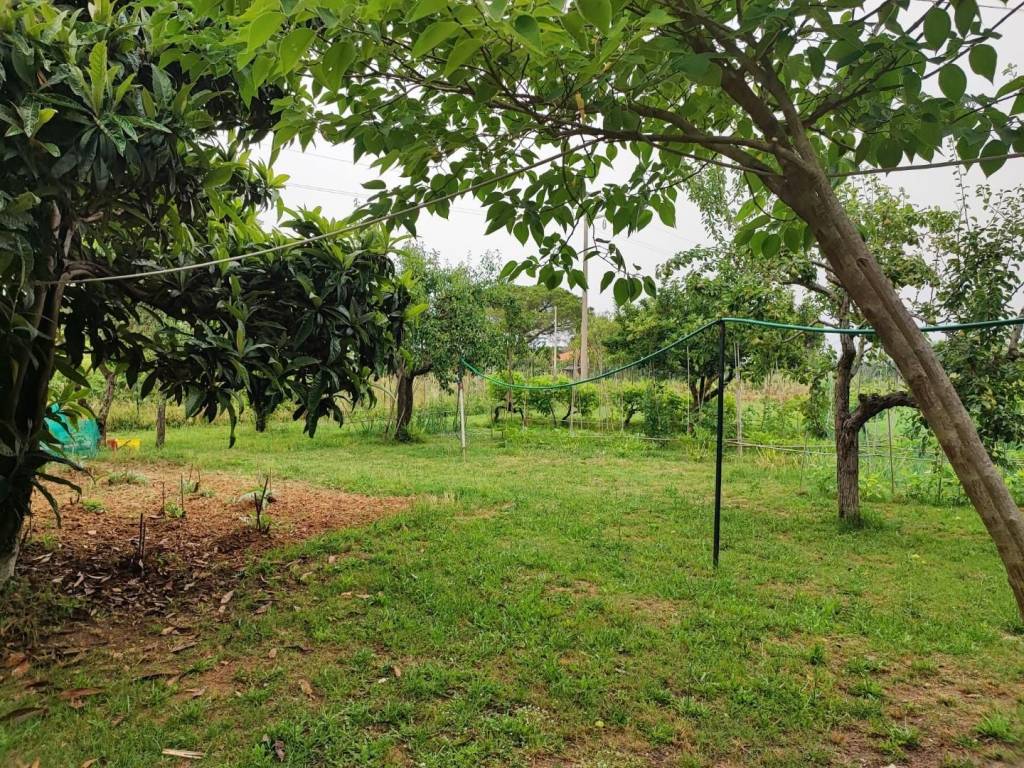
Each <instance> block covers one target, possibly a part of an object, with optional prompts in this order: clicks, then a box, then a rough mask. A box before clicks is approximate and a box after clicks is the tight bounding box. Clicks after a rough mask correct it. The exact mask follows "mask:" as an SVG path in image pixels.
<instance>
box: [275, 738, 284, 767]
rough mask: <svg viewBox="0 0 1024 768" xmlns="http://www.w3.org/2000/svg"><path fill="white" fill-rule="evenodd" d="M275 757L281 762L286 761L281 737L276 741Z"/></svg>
mask: <svg viewBox="0 0 1024 768" xmlns="http://www.w3.org/2000/svg"><path fill="white" fill-rule="evenodd" d="M274 757H276V758H277V759H278V760H279V761H280V762H282V763H283V762H284V742H283V741H281V740H280V739H277V740H275V741H274Z"/></svg>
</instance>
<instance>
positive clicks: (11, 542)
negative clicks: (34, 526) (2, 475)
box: [0, 489, 31, 585]
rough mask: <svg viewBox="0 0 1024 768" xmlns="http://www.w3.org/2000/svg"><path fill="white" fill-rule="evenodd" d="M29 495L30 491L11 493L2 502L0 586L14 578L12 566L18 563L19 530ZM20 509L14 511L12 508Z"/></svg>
mask: <svg viewBox="0 0 1024 768" xmlns="http://www.w3.org/2000/svg"><path fill="white" fill-rule="evenodd" d="M30 495H31V489H29V490H28V492H27V493H25V492H22V493H19V492H17V491H13V490H12V492H11V495H10V496H8V497H7V499H5V500H4V506H5V507H8V505H9V506H10V508H9V509H4V510H3V514H2V515H0V585H3V584H4V583H5V582H6V581H7V580H8V579H10V578H11V577H12V576H14V566H15V565H16V564H17V562H18V550H19V549H20V548H21V528H22V524H23V522H24V520H25V517H26V516H27V514H28V501H27V499H25V498H24V497H25V496H29V497H30ZM15 506H17V507H20V509H14V507H15Z"/></svg>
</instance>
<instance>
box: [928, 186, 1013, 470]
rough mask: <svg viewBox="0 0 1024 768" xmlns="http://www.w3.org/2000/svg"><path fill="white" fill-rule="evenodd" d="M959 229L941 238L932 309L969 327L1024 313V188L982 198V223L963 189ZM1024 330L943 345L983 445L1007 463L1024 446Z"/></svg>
mask: <svg viewBox="0 0 1024 768" xmlns="http://www.w3.org/2000/svg"><path fill="white" fill-rule="evenodd" d="M960 194H961V204H962V214H961V217H960V221H959V222H958V225H957V226H950V227H948V228H947V229H946V230H945V231H942V232H939V233H937V234H936V235H935V236H934V247H935V249H936V252H937V254H938V258H937V260H936V261H937V263H936V270H937V271H938V273H939V278H940V279H939V285H938V290H937V291H936V294H935V299H934V301H933V302H930V303H929V305H928V309H927V311H928V312H929V314H930V315H931V316H932V318H933V319H935V320H938V321H941V322H945V323H964V322H972V321H977V320H988V319H991V318H997V317H1012V316H1013V315H1014V314H1018V313H1021V312H1024V310H1022V309H1021V304H1020V300H1021V294H1022V290H1024V187H1017V188H1015V189H1012V190H1008V191H1005V192H993V191H992V190H991V189H990V188H989V187H986V186H982V187H979V188H978V189H976V190H975V193H974V197H975V199H976V201H977V203H978V207H979V208H980V212H981V217H980V218H979V217H978V216H977V215H975V214H971V213H968V211H969V209H970V207H971V206H970V201H969V200H968V199H967V196H966V192H965V191H964V189H963V187H962V186H961V193H960ZM1022 330H1024V326H1021V325H1015V326H1010V327H1003V328H986V329H976V330H971V331H965V332H956V333H951V334H948V335H946V336H945V338H943V339H942V340H941V341H939V342H938V345H937V347H938V352H939V357H940V358H941V359H942V362H943V364H944V365H945V366H946V369H947V370H948V371H950V375H951V376H952V378H953V383H954V384H955V386H956V388H957V391H958V392H959V393H960V398H961V399H962V400H963V401H964V404H965V405H966V406H967V408H968V410H970V412H971V413H972V414H973V415H974V417H975V421H976V422H977V424H978V428H979V431H980V433H981V437H982V439H983V440H984V441H985V444H986V445H987V447H988V450H989V452H990V453H991V454H992V455H993V456H994V457H995V458H996V460H997V461H1000V462H1003V463H1005V462H1006V461H1007V460H1008V458H1009V456H1008V455H1007V451H1006V448H1007V446H1008V445H1015V444H1016V445H1019V444H1021V443H1024V353H1022V350H1021V333H1022Z"/></svg>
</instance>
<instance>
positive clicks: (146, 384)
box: [0, 0, 406, 580]
mask: <svg viewBox="0 0 1024 768" xmlns="http://www.w3.org/2000/svg"><path fill="white" fill-rule="evenodd" d="M176 14H177V6H176V5H175V4H171V3H159V2H157V3H152V2H149V3H145V4H139V5H135V4H132V3H123V4H120V5H117V6H115V5H114V4H112V3H111V2H109V1H108V0H97V1H96V2H95V3H91V4H90V6H89V12H88V15H87V14H86V13H85V12H83V11H82V10H81V9H80V8H76V7H74V6H71V5H59V4H57V3H54V2H51V0H25V2H21V3H18V4H16V5H14V6H11V5H9V4H7V5H4V6H3V7H2V8H0V80H2V82H3V92H4V100H3V101H4V103H3V104H2V105H0V122H2V123H3V124H4V125H5V126H6V128H5V131H6V137H5V139H4V141H3V143H2V144H0V580H2V579H4V578H6V577H8V576H10V574H11V573H12V572H13V568H14V564H15V560H16V557H17V549H18V544H19V538H20V531H21V527H22V522H23V520H24V518H25V516H26V515H27V514H28V512H29V500H30V496H31V494H32V491H33V489H38V490H39V491H40V492H41V493H42V494H43V495H44V496H47V497H48V498H49V499H50V501H51V503H53V506H54V508H55V509H56V502H55V500H54V499H53V498H52V496H50V494H49V492H48V491H47V490H46V488H45V486H44V485H43V482H42V481H44V480H48V481H50V482H63V483H68V482H69V481H67V480H65V479H63V478H60V477H57V476H54V475H52V474H50V473H47V472H45V471H43V467H44V465H45V464H47V463H48V462H51V461H54V460H56V461H65V463H66V460H63V459H59V458H58V459H55V458H54V457H53V456H52V455H51V454H50V453H49V452H48V451H47V450H46V448H47V446H48V445H50V444H52V443H53V442H54V441H53V438H52V437H51V436H50V434H49V432H48V429H47V427H46V423H45V421H44V415H45V413H46V411H47V407H48V402H49V398H50V392H49V389H50V387H49V385H50V382H51V379H52V377H53V375H54V372H55V371H58V372H60V373H61V374H63V375H64V376H65V377H66V378H67V380H68V381H69V382H72V383H73V384H75V385H76V386H78V387H81V388H82V389H80V390H79V391H78V392H75V393H65V395H66V398H72V402H64V405H63V407H64V410H65V411H66V412H69V411H75V410H76V404H75V402H74V401H73V399H74V398H77V397H80V396H82V395H84V393H85V392H86V390H85V389H84V387H85V386H87V381H86V380H85V379H84V378H83V377H82V375H81V374H80V373H79V368H80V367H81V366H82V365H83V363H86V362H87V361H88V362H90V363H91V364H92V365H95V366H100V365H105V364H106V365H117V366H118V367H119V368H123V370H124V371H125V375H126V378H127V379H128V383H129V385H134V383H135V382H136V381H138V380H142V381H143V384H142V390H144V391H149V390H151V389H153V388H159V389H160V391H161V392H163V393H165V394H167V395H169V396H171V397H173V398H174V399H175V400H177V401H178V402H184V403H185V404H186V410H187V412H188V413H189V414H190V415H195V414H200V413H201V414H203V415H204V416H206V417H208V418H212V417H213V416H215V415H216V414H217V413H219V412H221V411H227V412H228V414H229V416H230V418H231V420H232V423H234V419H235V414H236V413H237V408H236V401H237V400H238V398H239V397H240V395H241V393H243V392H245V391H246V390H247V388H248V386H249V383H250V372H252V371H256V372H258V375H260V376H264V377H267V378H269V379H271V380H273V381H276V382H278V384H279V386H280V388H281V389H283V390H284V391H286V392H287V393H288V394H289V395H290V396H292V397H296V398H297V399H298V400H299V411H298V415H304V416H305V418H306V430H307V431H308V432H310V433H311V434H312V432H313V430H314V428H315V426H316V420H317V419H318V418H319V417H320V416H322V415H324V414H327V413H334V414H335V415H338V413H339V412H338V411H337V406H336V405H335V403H334V398H335V397H336V396H339V395H346V396H348V397H350V398H352V399H357V398H359V397H362V396H365V395H366V394H367V392H368V388H369V384H370V379H371V377H372V376H374V375H378V374H382V373H383V372H385V371H386V369H387V368H388V367H389V365H390V363H391V360H392V357H391V353H392V352H393V350H394V348H395V346H396V343H397V340H398V337H399V335H400V331H401V324H402V321H403V316H404V307H405V303H406V294H405V291H404V287H403V286H402V285H401V284H400V283H398V282H397V281H396V280H395V279H394V275H393V268H392V264H391V261H390V260H389V259H388V257H387V248H388V247H389V245H388V243H387V238H386V237H384V236H383V235H380V236H379V237H378V239H377V242H376V244H373V245H372V246H371V247H367V245H366V244H363V243H360V244H359V247H355V248H353V247H347V246H346V245H345V244H344V243H337V242H335V243H332V244H331V245H329V246H328V245H327V244H326V241H327V238H326V234H327V233H322V232H321V233H320V234H321V235H322V236H323V239H321V240H318V241H316V242H315V243H310V244H308V245H305V246H303V247H301V248H294V249H292V250H293V251H295V252H296V253H294V254H293V253H289V258H288V259H285V257H284V255H283V254H282V253H276V252H275V253H266V254H265V255H264V256H262V257H254V258H245V259H242V258H240V257H241V256H242V255H244V254H246V253H248V252H249V251H250V249H251V248H252V246H253V245H254V244H257V243H258V244H261V245H264V244H266V245H268V246H269V247H275V245H274V244H271V243H268V241H267V238H266V236H265V235H263V234H262V233H261V231H260V229H259V227H258V225H257V222H256V218H255V212H256V209H258V208H259V207H262V206H265V205H266V204H267V203H268V202H269V201H270V200H271V198H272V192H273V187H274V186H275V185H276V184H277V183H278V180H276V179H274V178H273V177H272V176H271V175H270V174H269V173H267V172H266V170H265V169H263V168H261V167H259V166H258V165H256V164H254V163H252V162H250V161H249V160H248V158H247V156H246V154H245V148H246V147H247V146H248V145H250V144H251V143H253V142H255V141H258V140H260V139H261V138H262V137H263V136H264V135H265V134H266V130H267V128H268V126H269V120H268V116H269V115H270V114H271V111H272V109H273V105H274V104H275V103H276V104H278V105H280V103H281V102H282V100H283V101H284V102H287V98H286V97H285V95H284V93H283V92H282V91H281V90H280V89H278V88H269V87H268V88H255V89H254V88H252V87H250V83H249V81H245V77H246V76H247V75H246V73H244V72H243V73H240V75H239V76H240V77H241V78H242V80H235V79H234V78H233V77H232V73H233V72H234V66H235V65H234V63H233V62H234V56H232V57H231V60H230V61H227V60H225V58H224V56H223V55H222V53H223V50H222V49H221V48H218V47H217V45H215V44H214V43H216V42H217V41H218V40H222V39H223V38H224V36H225V30H224V25H223V23H222V22H219V21H218V22H213V23H206V22H204V23H203V24H202V25H200V26H198V27H196V28H189V27H188V19H187V18H186V16H187V14H184V15H182V16H181V17H178V16H176ZM243 81H244V82H243ZM275 100H276V101H275ZM275 240H276V238H275ZM271 242H272V243H273V242H274V241H271ZM282 245H283V244H282ZM292 256H295V259H296V261H295V262H294V263H292V261H291V257H292ZM286 261H287V263H285V262H286ZM207 262H209V265H208V266H203V267H202V268H196V267H197V265H205V264H206V263H207ZM314 263H316V264H322V263H329V264H330V268H331V273H332V274H333V275H335V277H334V279H333V282H332V283H330V284H326V285H316V286H315V285H312V284H305V283H304V281H303V280H302V279H301V277H300V275H301V273H302V269H303V268H304V265H306V266H309V265H312V264H314ZM138 272H146V273H148V274H147V275H146V276H144V277H138V278H133V279H120V278H122V277H123V276H127V275H134V274H135V273H138ZM322 275H323V272H321V273H319V276H322ZM310 305H313V307H314V308H315V312H313V311H312V310H311V309H310ZM332 307H335V308H337V312H336V313H335V316H332V317H330V318H327V317H326V315H327V314H328V313H329V311H331V309H330V308H332ZM143 313H149V314H150V315H152V316H154V317H166V318H168V319H169V321H171V322H170V323H169V324H167V325H165V326H164V327H161V329H160V330H159V331H158V332H156V333H150V334H147V333H141V332H139V330H138V328H139V322H140V318H141V317H142V315H143ZM311 313H312V314H315V315H316V316H317V317H318V318H321V319H322V320H323V322H325V323H327V326H326V327H325V328H323V329H314V330H313V331H311V332H315V333H318V334H320V333H322V334H323V335H322V336H321V337H320V338H321V339H326V338H328V337H329V338H330V340H331V341H330V344H329V345H328V346H326V347H323V348H320V349H318V350H317V351H316V353H315V355H310V356H309V357H307V358H301V357H299V358H290V359H279V358H276V357H274V356H272V355H268V354H267V347H266V344H267V343H268V342H270V341H271V339H272V338H273V337H274V335H275V334H276V333H277V327H276V326H278V325H283V326H285V327H288V326H289V324H290V323H292V322H293V321H294V319H295V318H302V317H308V316H309V315H310V314H311ZM293 331H294V328H293ZM299 335H301V334H299ZM66 398H59V399H61V400H62V402H63V400H64V399H66Z"/></svg>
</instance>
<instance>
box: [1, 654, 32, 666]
mask: <svg viewBox="0 0 1024 768" xmlns="http://www.w3.org/2000/svg"><path fill="white" fill-rule="evenodd" d="M27 658H28V657H27V656H26V655H25V654H24V653H12V654H9V655H8V656H7V657H5V658H4V667H6V668H7V669H14V668H15V667H16V666H18V665H19V664H21V663H22V662H23V661H25V659H27Z"/></svg>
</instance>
